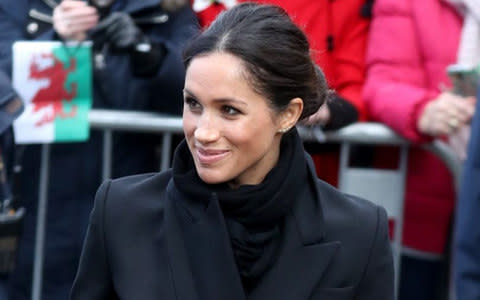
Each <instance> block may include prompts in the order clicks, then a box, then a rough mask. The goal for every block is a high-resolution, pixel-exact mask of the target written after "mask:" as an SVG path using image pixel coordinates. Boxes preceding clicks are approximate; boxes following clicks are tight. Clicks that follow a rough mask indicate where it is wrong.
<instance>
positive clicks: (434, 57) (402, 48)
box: [364, 0, 462, 253]
mask: <svg viewBox="0 0 480 300" xmlns="http://www.w3.org/2000/svg"><path fill="white" fill-rule="evenodd" d="M375 5H376V6H375V9H374V19H373V21H372V24H371V31H370V40H369V48H368V50H367V68H368V73H367V82H366V84H365V87H364V98H365V101H366V106H367V110H368V113H369V115H370V116H371V118H372V120H374V121H379V122H382V123H385V124H386V125H388V126H390V127H391V128H392V129H393V130H395V131H396V132H398V133H399V134H401V135H402V136H404V137H406V138H407V139H409V140H411V141H412V142H425V141H429V140H430V138H429V137H427V136H424V135H422V134H420V133H419V132H418V130H417V128H416V123H417V119H418V117H419V115H420V114H421V112H422V110H423V108H424V106H425V104H426V103H427V102H428V101H431V100H432V99H433V98H435V97H436V96H437V95H438V94H439V93H440V91H441V89H442V88H443V87H447V88H448V87H450V86H451V84H450V81H449V79H448V77H447V74H446V71H445V69H446V67H447V65H449V64H451V63H454V62H455V61H456V51H457V46H458V43H459V38H460V31H461V26H462V19H461V17H460V16H459V15H458V14H457V13H456V11H455V9H454V8H453V7H452V6H450V5H449V4H447V3H446V2H444V1H443V0H377V1H376V4H375ZM453 208H454V189H453V181H452V178H451V175H450V173H449V171H448V170H447V169H446V167H445V166H444V165H443V163H442V162H441V161H440V160H439V159H437V158H436V157H434V156H433V155H432V154H430V153H427V152H425V151H423V150H421V149H419V148H412V150H411V152H410V155H409V165H408V175H407V190H406V204H405V227H404V236H403V240H404V245H405V246H407V247H411V248H414V249H417V250H422V251H426V252H433V253H443V251H444V249H445V246H446V241H447V237H448V232H449V228H450V221H451V216H452V212H453Z"/></svg>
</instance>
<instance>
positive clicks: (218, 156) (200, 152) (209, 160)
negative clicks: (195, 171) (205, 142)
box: [196, 148, 230, 165]
mask: <svg viewBox="0 0 480 300" xmlns="http://www.w3.org/2000/svg"><path fill="white" fill-rule="evenodd" d="M196 152H197V158H198V161H199V162H200V163H201V164H204V165H209V164H214V163H216V162H218V161H220V160H222V159H223V158H225V157H226V156H227V155H228V153H230V151H228V150H213V149H201V148H197V150H196Z"/></svg>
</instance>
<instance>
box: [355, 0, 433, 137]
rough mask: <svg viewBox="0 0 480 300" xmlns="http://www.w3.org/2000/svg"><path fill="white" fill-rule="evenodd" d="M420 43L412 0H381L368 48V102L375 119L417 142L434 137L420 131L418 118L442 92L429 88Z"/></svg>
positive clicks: (375, 9) (369, 109) (376, 10)
mask: <svg viewBox="0 0 480 300" xmlns="http://www.w3.org/2000/svg"><path fill="white" fill-rule="evenodd" d="M419 47H420V46H419V43H418V36H417V34H416V27H415V23H414V19H413V15H412V12H411V11H410V7H409V4H408V1H405V0H378V1H377V2H376V3H375V6H374V17H373V21H372V24H371V28H370V39H369V45H368V50H367V68H368V72H367V81H366V83H365V87H364V94H363V95H364V99H365V104H366V105H367V107H368V111H369V113H370V117H371V118H372V119H373V120H375V121H380V122H382V123H385V124H386V125H388V126H390V127H391V128H392V129H394V130H395V131H397V132H398V133H399V134H401V135H403V136H404V137H406V138H408V139H410V140H412V141H415V142H423V141H427V140H429V138H430V137H429V136H427V135H424V134H422V133H421V132H419V131H418V129H417V120H418V118H419V115H420V113H421V112H422V111H423V108H424V106H425V105H426V104H427V103H428V101H429V100H430V99H432V98H434V97H435V96H436V95H437V94H438V93H433V91H431V90H429V89H428V88H427V82H426V74H425V68H424V65H423V61H422V57H421V53H420V49H419Z"/></svg>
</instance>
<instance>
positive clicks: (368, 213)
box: [316, 180, 388, 237]
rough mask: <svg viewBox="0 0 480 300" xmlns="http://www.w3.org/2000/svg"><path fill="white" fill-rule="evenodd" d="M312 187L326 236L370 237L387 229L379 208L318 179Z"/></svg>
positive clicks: (385, 216)
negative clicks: (316, 190) (316, 195)
mask: <svg viewBox="0 0 480 300" xmlns="http://www.w3.org/2000/svg"><path fill="white" fill-rule="evenodd" d="M316 184H317V188H318V191H319V194H320V197H319V199H320V207H321V209H322V211H323V217H324V224H325V226H326V233H327V234H328V233H330V234H331V235H333V236H342V235H343V234H346V235H348V236H350V234H355V235H358V236H364V237H367V236H370V237H374V235H375V234H376V233H377V231H378V230H379V229H381V230H388V228H387V227H388V223H387V220H388V218H387V213H386V210H385V209H384V208H383V207H381V206H379V205H377V204H375V203H373V202H371V201H369V200H367V199H363V198H361V197H358V196H355V195H350V194H346V193H343V192H341V191H340V190H338V189H337V188H335V187H333V186H331V185H329V184H327V183H325V182H323V181H321V180H317V183H316Z"/></svg>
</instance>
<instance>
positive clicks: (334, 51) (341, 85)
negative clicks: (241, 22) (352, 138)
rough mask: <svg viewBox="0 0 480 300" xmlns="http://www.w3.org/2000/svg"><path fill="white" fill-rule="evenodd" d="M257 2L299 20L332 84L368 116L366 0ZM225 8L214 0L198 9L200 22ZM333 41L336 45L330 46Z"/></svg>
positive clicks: (208, 22) (363, 115)
mask: <svg viewBox="0 0 480 300" xmlns="http://www.w3.org/2000/svg"><path fill="white" fill-rule="evenodd" d="M195 1H198V0H194V2H195ZM237 2H239V3H240V2H245V1H244V0H238V1H237ZM256 2H259V3H267V4H276V5H279V6H281V7H283V8H284V9H285V10H286V11H287V12H288V14H289V15H290V16H291V17H292V19H293V20H294V21H295V23H296V24H297V25H299V26H300V27H301V28H303V29H304V30H305V33H306V34H307V36H308V38H309V41H310V45H311V48H312V50H313V58H314V59H315V61H316V63H317V64H318V65H319V66H320V67H321V68H322V69H323V71H324V72H325V75H326V77H327V80H328V82H329V84H330V87H331V88H333V89H335V90H336V91H337V92H338V93H339V94H340V96H342V97H343V98H345V99H347V100H349V101H350V102H351V103H352V104H353V105H354V106H355V107H356V108H357V110H358V112H359V119H360V120H366V118H367V115H366V109H365V105H364V104H363V101H362V95H361V93H362V88H363V83H364V80H365V62H364V61H365V49H366V43H367V35H368V27H369V23H370V19H368V18H365V17H362V16H361V14H360V11H361V8H362V6H363V5H364V4H365V0H343V1H331V0H315V1H312V0H256ZM194 7H195V6H194ZM224 9H225V6H224V5H223V4H221V3H220V4H217V3H213V4H211V5H210V6H209V7H208V8H206V9H203V10H201V11H197V15H198V17H199V19H200V24H201V25H202V26H207V25H208V24H210V22H212V21H213V20H214V19H215V17H216V16H217V14H218V13H220V12H221V11H222V10H224ZM330 37H332V38H330ZM329 40H331V42H329ZM329 43H330V44H331V45H332V46H333V48H331V47H330V48H329ZM329 49H330V50H329Z"/></svg>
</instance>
